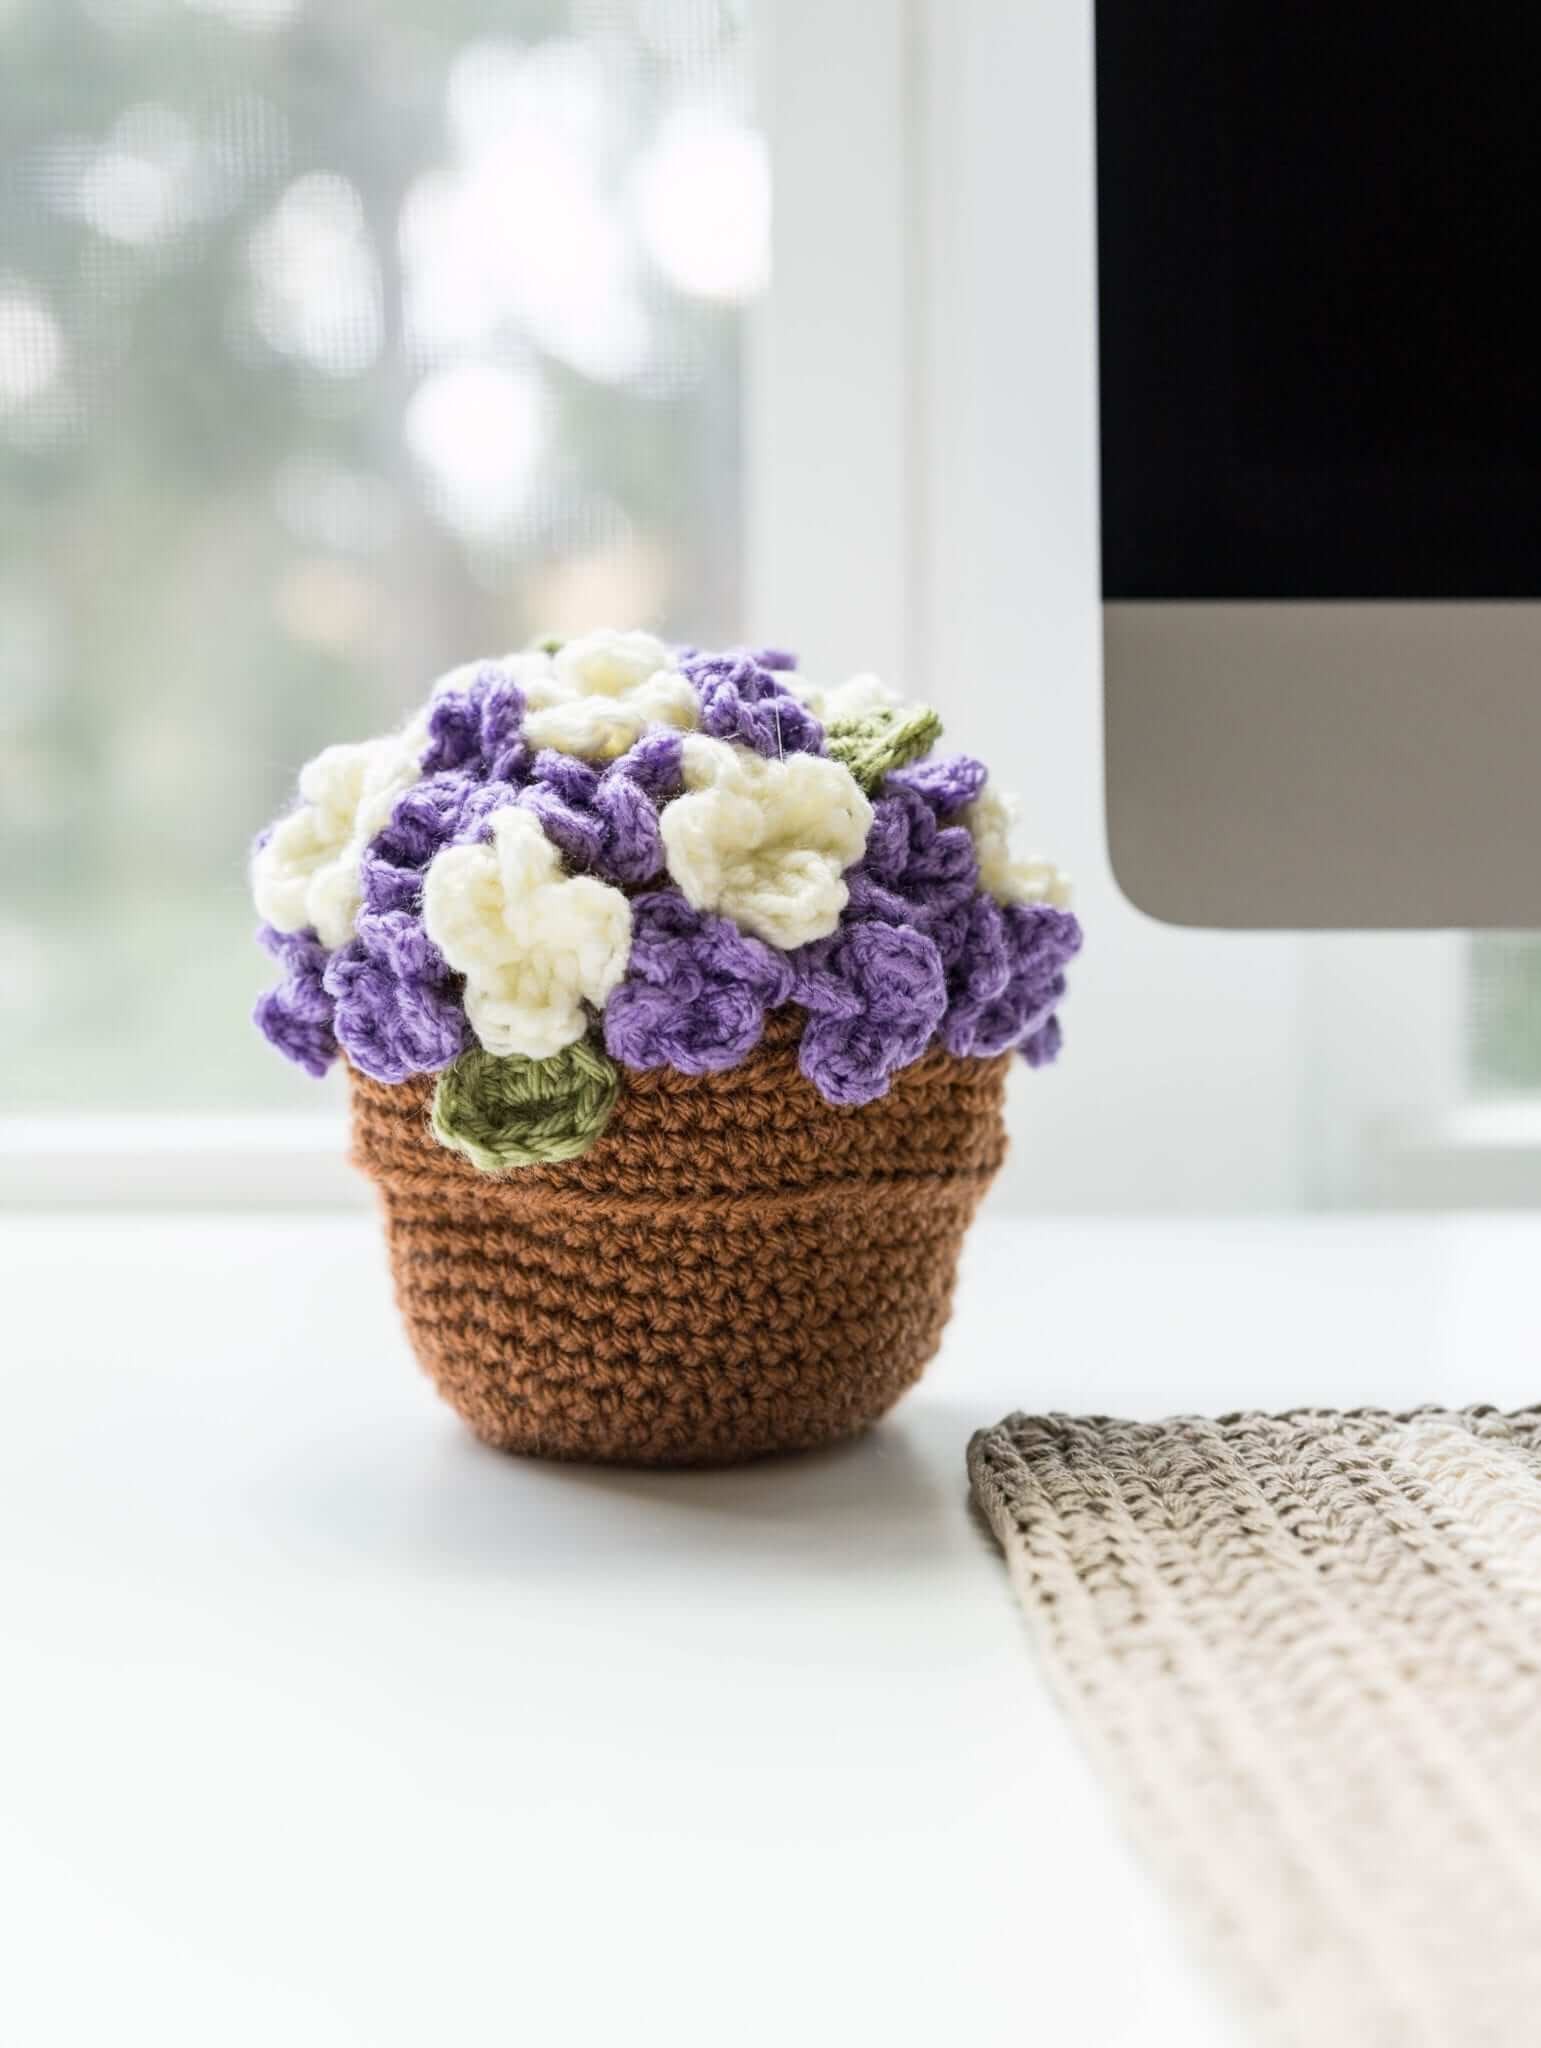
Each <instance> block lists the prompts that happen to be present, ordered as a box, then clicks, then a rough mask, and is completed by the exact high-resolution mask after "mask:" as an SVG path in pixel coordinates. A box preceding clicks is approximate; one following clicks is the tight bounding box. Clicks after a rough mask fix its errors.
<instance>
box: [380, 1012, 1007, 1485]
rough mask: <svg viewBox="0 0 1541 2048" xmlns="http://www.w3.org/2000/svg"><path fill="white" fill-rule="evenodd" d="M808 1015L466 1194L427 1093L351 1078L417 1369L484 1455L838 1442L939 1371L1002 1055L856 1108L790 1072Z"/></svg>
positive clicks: (780, 1447) (649, 1091)
mask: <svg viewBox="0 0 1541 2048" xmlns="http://www.w3.org/2000/svg"><path fill="white" fill-rule="evenodd" d="M801 1028H802V1016H801V1012H799V1011H796V1010H790V1009H789V1010H782V1011H778V1012H776V1013H774V1014H773V1015H772V1017H771V1018H770V1020H769V1028H768V1030H767V1033H766V1038H765V1041H764V1043H763V1044H762V1045H761V1046H760V1048H759V1049H758V1051H756V1052H755V1053H754V1054H753V1055H752V1056H751V1057H750V1059H749V1060H747V1061H746V1062H745V1063H744V1064H743V1065H741V1066H739V1067H736V1068H734V1069H732V1070H731V1071H729V1072H726V1073H721V1074H706V1075H699V1076H693V1075H686V1074H681V1073H678V1072H675V1071H674V1070H673V1069H671V1068H663V1069H659V1070H658V1071H657V1072H653V1073H628V1074H627V1075H626V1078H625V1084H624V1086H623V1088H622V1090H621V1094H620V1097H619V1099H618V1101H617V1103H616V1107H615V1112H614V1115H613V1116H612V1118H611V1121H610V1123H609V1125H608V1127H607V1129H606V1130H605V1132H604V1134H603V1135H602V1136H601V1137H600V1138H598V1139H597V1140H596V1141H595V1143H594V1145H593V1146H592V1147H591V1149H590V1150H589V1151H588V1152H587V1153H585V1154H584V1156H583V1157H582V1158H580V1159H576V1160H573V1161H571V1162H570V1163H568V1164H565V1165H559V1166H531V1167H525V1168H522V1169H521V1170H519V1171H518V1172H515V1173H511V1174H508V1175H492V1174H486V1173H480V1172H478V1171H477V1170H476V1168H474V1167H473V1166H471V1165H470V1164H469V1163H468V1162H467V1161H466V1160H465V1159H463V1158H462V1157H461V1156H460V1155H459V1154H458V1153H456V1152H452V1151H449V1150H447V1149H446V1148H445V1147H444V1146H442V1145H440V1144H439V1143H438V1142H437V1140H436V1139H435V1138H434V1137H433V1135H432V1133H431V1131H430V1130H429V1127H428V1109H429V1102H430V1099H431V1095H432V1082H431V1080H426V1079H418V1080H412V1081H406V1082H403V1083H400V1084H399V1085H395V1086H385V1085H382V1084H381V1083H379V1082H375V1081H370V1080H367V1079H365V1078H364V1077H363V1076H362V1075H360V1074H358V1073H357V1072H353V1071H351V1070H350V1079H351V1083H352V1088H353V1119H354V1157H355V1160H356V1162H357V1163H358V1164H359V1165H360V1166H362V1167H363V1168H364V1170H365V1171H366V1172H367V1173H369V1174H370V1175H371V1176H372V1177H373V1179H374V1180H375V1181H376V1182H377V1183H378V1185H379V1187H380V1191H381V1194H382V1197H383V1200H384V1205H385V1217H386V1226H387V1234H388V1238H389V1243H390V1254H391V1264H392V1270H393V1272H394V1275H395V1281H396V1292H397V1298H398V1300H399V1302H400V1305H401V1310H402V1314H403V1316H404V1318H405V1321H406V1325H407V1330H408V1333H409V1334H410V1336H411V1339H412V1343H413V1346H414V1348H415V1349H416V1351H417V1355H418V1357H419V1358H420V1359H421V1361H422V1363H423V1364H424V1366H426V1368H427V1369H428V1371H429V1373H430V1374H431V1375H432V1376H433V1379H434V1381H435V1383H436V1384H437V1386H438V1388H439V1391H440V1393H442V1394H443V1395H444V1397H445V1399H446V1400H448V1401H449V1402H450V1403H451V1404H452V1405H453V1406H454V1407H455V1408H456V1409H458V1410H459V1412H460V1414H461V1415H463V1416H464V1418H465V1420H466V1421H467V1422H468V1423H469V1424H470V1425H471V1427H472V1429H473V1430H475V1432H476V1434H477V1435H478V1436H479V1437H481V1438H482V1439H483V1441H484V1442H486V1443H489V1444H493V1445H495V1446H497V1447H498V1448H499V1449H501V1450H508V1451H521V1452H525V1453H528V1454H531V1455H534V1456H537V1457H548V1458H584V1459H595V1460H604V1461H610V1462H616V1463H623V1464H638V1465H666V1464H667V1465H673V1464H706V1463H727V1462H731V1461H734V1460H737V1459H742V1458H753V1457H758V1456H760V1455H761V1454H763V1453H765V1452H768V1451H792V1450H802V1449H807V1448H809V1447H810V1446H812V1445H815V1444H822V1443H830V1442H833V1441H835V1440H836V1439H838V1438H840V1437H846V1436H851V1435H853V1434H855V1433H856V1432H857V1431H859V1430H862V1429H864V1428H866V1427H867V1426H868V1424H870V1423H872V1422H874V1421H876V1419H877V1418H878V1417H879V1416H880V1415H881V1414H883V1413H884V1411H885V1410H886V1409H888V1408H889V1407H891V1406H892V1404H893V1403H894V1402H895V1401H896V1400H897V1399H898V1397H899V1396H900V1394H902V1393H903V1392H904V1390H905V1389H906V1388H907V1387H908V1386H909V1385H910V1384H911V1383H912V1382H913V1381H914V1380H915V1379H916V1378H917V1377H918V1376H919V1374H920V1371H921V1368H922V1367H923V1366H924V1365H925V1363H926V1361H927V1360H928V1359H929V1358H930V1357H931V1355H932V1353H933V1352H934V1351H935V1350H936V1347H937V1344H938V1342H939V1340H940V1338H941V1334H942V1327H943V1325H944V1323H945V1322H946V1320H947V1315H948V1311H949V1309H950V1307H951V1302H952V1288H953V1277H954V1272H955V1269H956V1265H957V1257H958V1248H959V1245H960V1243H961V1241H962V1238H963V1233H964V1231H965V1229H966V1228H967V1226H968V1223H969V1220H970V1218H971V1217H972V1215H973V1213H974V1209H975V1207H976V1205H977V1204H978V1201H979V1198H980V1196H981V1195H982V1194H983V1193H984V1191H985V1189H986V1188H987V1187H988V1185H989V1183H990V1181H991V1179H992V1177H993V1176H994V1174H995V1171H996V1169H997V1168H998V1167H999V1165H1000V1163H1001V1158H1002V1156H1003V1153H1004V1151H1005V1131H1004V1127H1003V1123H1002V1117H1001V1104H1002V1096H1003V1093H1004V1088H1005V1069H1006V1065H1007V1062H1008V1058H1009V1055H1003V1056H1001V1057H1000V1058H998V1059H993V1060H978V1059H954V1058H952V1057H950V1056H949V1055H948V1054H946V1053H943V1052H941V1051H939V1050H932V1051H930V1052H928V1053H926V1054H925V1055H924V1056H923V1057H922V1058H921V1059H920V1060H918V1061H916V1062H915V1064H914V1065H913V1066H910V1067H906V1068H904V1069H903V1070H902V1071H901V1072H900V1073H898V1074H896V1075H895V1076H894V1079H893V1084H892V1087H891V1088H890V1090H889V1093H888V1094H887V1095H886V1096H884V1097H883V1098H882V1100H881V1101H878V1102H874V1103H869V1104H867V1105H866V1106H864V1107H862V1108H859V1109H846V1108H840V1107H837V1106H835V1105H833V1104H831V1103H828V1102H826V1101H825V1100H824V1099H823V1097H822V1096H821V1095H820V1094H819V1093H818V1091H817V1090H816V1089H815V1088H814V1087H813V1086H812V1085H811V1084H810V1083H809V1082H807V1081H805V1080H804V1079H803V1077H802V1076H801V1074H800V1073H799V1072H798V1070H797V1039H798V1036H799V1034H800V1032H801Z"/></svg>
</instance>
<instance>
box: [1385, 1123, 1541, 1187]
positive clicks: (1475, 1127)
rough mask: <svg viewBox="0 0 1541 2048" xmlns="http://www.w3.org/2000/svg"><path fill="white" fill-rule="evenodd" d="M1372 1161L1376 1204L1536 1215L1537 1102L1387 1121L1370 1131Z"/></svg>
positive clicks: (1539, 1180)
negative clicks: (1516, 1211)
mask: <svg viewBox="0 0 1541 2048" xmlns="http://www.w3.org/2000/svg"><path fill="white" fill-rule="evenodd" d="M1370 1154H1371V1162H1372V1164H1371V1171H1372V1175H1373V1185H1372V1193H1373V1198H1374V1200H1375V1202H1376V1203H1377V1205H1380V1206H1385V1207H1390V1208H1406V1209H1534V1208H1537V1207H1538V1206H1541V1097H1537V1096H1517V1097H1514V1098H1512V1099H1510V1100H1504V1099H1502V1098H1497V1097H1495V1098H1492V1099H1490V1100H1488V1101H1485V1102H1469V1103H1463V1104H1461V1105H1460V1107H1459V1108H1456V1109H1452V1110H1446V1111H1444V1112H1442V1113H1441V1114H1438V1115H1434V1116H1412V1117H1397V1118H1389V1119H1387V1120H1385V1121H1384V1122H1383V1123H1381V1124H1380V1125H1379V1126H1377V1128H1376V1129H1375V1131H1374V1132H1373V1134H1372V1141H1371V1147H1370Z"/></svg>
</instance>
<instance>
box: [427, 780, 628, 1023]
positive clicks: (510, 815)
mask: <svg viewBox="0 0 1541 2048" xmlns="http://www.w3.org/2000/svg"><path fill="white" fill-rule="evenodd" d="M423 925H424V927H425V929H426V931H427V933H428V936H429V938H431V939H432V940H433V942H434V944H435V945H436V946H437V947H438V948H439V951H440V952H441V953H442V954H443V955H444V957H445V959H446V960H447V961H448V962H449V964H450V966H451V967H453V968H454V969H455V970H456V972H457V973H460V974H463V975H464V976H465V978H466V989H465V1008H466V1016H467V1017H468V1018H469V1020H470V1023H471V1028H472V1030H473V1031H474V1032H475V1033H476V1035H477V1037H478V1039H480V1041H481V1043H482V1045H483V1046H484V1047H485V1048H486V1050H487V1051H488V1052H490V1053H498V1054H501V1055H507V1054H509V1053H522V1054H523V1055H524V1056H525V1058H526V1059H532V1060H544V1059H549V1058H550V1057H551V1055H552V1054H553V1053H557V1052H560V1051H561V1050H562V1049H563V1047H564V1046H568V1045H572V1044H573V1043H574V1042H575V1041H576V1040H577V1039H579V1038H581V1037H582V1036H583V1034H584V1032H585V1031H586V1030H587V1028H588V1016H587V1013H586V1012H585V1010H584V1007H583V1006H584V1004H585V1003H591V1004H592V1005H593V1006H594V1008H595V1009H596V1010H597V1009H601V1008H602V1007H603V1006H604V1002H605V998H606V997H607V996H608V995H609V994H610V991H611V990H612V989H613V988H614V987H615V985H616V983H617V982H618V981H619V980H620V979H621V977H622V975H623V974H624V973H625V972H626V961H627V957H628V955H629V953H630V951H631V905H630V903H629V902H628V901H627V900H626V898H625V896H623V895H622V893H621V891H620V890H619V889H612V888H611V886H610V885H609V883H608V882H601V881H598V880H596V879H595V878H594V876H592V875H567V874H564V873H563V872H562V862H561V858H560V856H559V855H558V853H557V850H556V848H555V847H554V846H553V845H552V844H551V842H550V840H549V839H548V838H547V837H546V835H545V833H544V832H543V831H542V830H541V827H540V823H539V820H538V819H536V818H535V817H533V816H532V815H531V813H530V812H528V811H525V810H520V809H518V808H517V807H515V806H513V805H510V806H509V807H508V808H507V809H506V810H501V811H499V812H498V813H497V815H496V816H495V817H494V819H493V821H492V838H491V839H490V841H483V842H482V843H481V844H479V845H475V846H446V847H445V848H444V849H443V851H442V852H440V853H437V854H435V855H434V857H433V859H432V861H431V862H430V863H429V866H428V872H427V874H426V876H425V877H424V880H423Z"/></svg>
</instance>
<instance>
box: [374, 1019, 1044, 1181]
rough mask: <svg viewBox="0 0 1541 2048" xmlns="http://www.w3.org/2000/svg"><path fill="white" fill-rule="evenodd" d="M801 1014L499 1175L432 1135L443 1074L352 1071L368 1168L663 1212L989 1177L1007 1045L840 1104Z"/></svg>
mask: <svg viewBox="0 0 1541 2048" xmlns="http://www.w3.org/2000/svg"><path fill="white" fill-rule="evenodd" d="M802 1028H803V1013H802V1011H801V1010H799V1009H797V1008H796V1007H795V1006H791V1005H788V1006H786V1007H784V1008H783V1009H780V1010H777V1011H774V1012H772V1014H771V1015H770V1016H769V1017H768V1018H767V1020H766V1031H765V1036H764V1038H763V1040H762V1041H761V1043H760V1045H759V1046H758V1047H757V1048H756V1049H755V1051H754V1052H753V1053H751V1054H750V1056H749V1057H748V1059H746V1060H744V1061H742V1062H740V1063H739V1065H737V1066H735V1067H731V1068H728V1069H725V1070H724V1071H722V1072H719V1073H709V1074H683V1073H680V1072H679V1071H678V1070H677V1069H675V1068H672V1067H659V1068H653V1069H650V1070H647V1071H634V1070H631V1069H622V1073H621V1085H620V1089H619V1091H618V1094H617V1097H616V1102H615V1107H614V1110H613V1112H612V1114H611V1116H610V1120H609V1122H608V1123H607V1125H606V1126H605V1128H604V1130H603V1131H602V1132H601V1133H600V1135H599V1136H598V1137H596V1138H595V1140H594V1141H593V1143H592V1144H591V1145H590V1146H589V1148H588V1150H587V1151H585V1152H584V1153H583V1154H582V1155H581V1156H579V1157H578V1158H575V1159H572V1160H567V1161H564V1162H562V1163H560V1164H553V1165H536V1166H524V1167H519V1168H516V1169H514V1170H512V1171H510V1172H506V1173H489V1172H487V1171H485V1170H484V1169H482V1168H479V1167H477V1166H474V1165H472V1164H471V1162H470V1161H469V1160H467V1159H466V1158H464V1157H463V1156H462V1155H461V1154H460V1153H459V1152H458V1151H455V1150H453V1149H451V1148H450V1147H447V1146H445V1145H443V1144H441V1143H440V1142H439V1141H438V1140H437V1139H436V1138H435V1137H434V1135H433V1133H432V1129H431V1113H432V1101H433V1093H434V1078H433V1077H432V1076H418V1077H414V1078H412V1079H410V1080H407V1081H401V1082H395V1083H386V1082H381V1081H374V1080H371V1079H370V1078H369V1077H368V1076H367V1075H365V1074H362V1073H360V1072H359V1071H358V1069H357V1068H355V1067H352V1066H350V1067H349V1070H348V1078H349V1083H350V1087H351V1090H352V1097H353V1112H354V1148H353V1156H354V1161H355V1163H356V1164H357V1165H358V1166H360V1167H361V1168H362V1169H363V1170H364V1171H366V1172H367V1173H368V1174H370V1175H371V1176H372V1177H373V1178H375V1179H376V1180H379V1181H380V1182H382V1184H384V1185H386V1186H387V1187H389V1188H391V1189H392V1190H393V1191H395V1192H397V1193H400V1194H409V1193H410V1194H415V1195H419V1196H425V1197H426V1196H430V1195H437V1196H438V1197H440V1198H441V1199H445V1200H448V1201H450V1202H451V1203H458V1202H459V1201H460V1200H461V1199H470V1200H472V1201H474V1202H476V1203H479V1204H482V1205H487V1206H491V1207H493V1208H496V1209H498V1210H500V1211H502V1212H504V1213H509V1214H515V1213H522V1212H529V1211H532V1210H536V1211H547V1210H549V1209H550V1207H551V1206H552V1204H553V1202H561V1203H563V1204H566V1205H568V1206H570V1207H573V1208H576V1209H582V1210H599V1211H602V1210H605V1209H607V1208H610V1207H612V1206H614V1205H615V1204H617V1203H621V1204H628V1205H630V1204H635V1203H638V1202H641V1203H645V1204H647V1205H648V1206H649V1207H651V1208H654V1209H658V1210H660V1211H661V1210H662V1209H663V1208H665V1207H668V1206H670V1205H673V1204H679V1205H680V1206H682V1207H684V1208H691V1207H695V1206H698V1205H699V1204H701V1203H702V1202H707V1203H711V1204H713V1205H714V1206H722V1205H731V1204H733V1203H734V1202H735V1201H737V1200H740V1199H745V1198H747V1199H751V1200H752V1201H753V1202H754V1203H755V1204H756V1205H757V1206H760V1205H763V1204H764V1202H765V1201H766V1200H767V1198H770V1199H773V1200H775V1201H777V1202H778V1203H779V1204H781V1205H783V1206H789V1207H797V1206H799V1205H801V1204H803V1203H805V1202H806V1200H807V1199H808V1197H809V1195H810V1194H816V1195H818V1196H819V1197H820V1198H821V1199H830V1198H834V1199H839V1198H840V1193H841V1191H842V1190H849V1191H850V1192H851V1193H852V1194H853V1195H857V1196H859V1194H860V1191H862V1190H872V1191H874V1192H881V1190H882V1189H884V1188H889V1189H893V1188H895V1187H896V1186H897V1185H899V1184H903V1183H926V1182H935V1181H941V1180H948V1181H956V1180H958V1179H960V1178H969V1179H977V1180H978V1181H979V1183H980V1185H981V1190H982V1188H983V1186H985V1185H987V1184H988V1182H989V1181H990V1180H991V1179H992V1178H993V1177H994V1175H995V1173H996V1172H997V1170H998V1169H999V1167H1000V1164H1001V1160H1002V1158H1003V1157H1004V1153H1005V1133H1004V1126H1003V1123H1002V1121H1001V1114H1000V1104H1001V1099H1002V1095H1003V1090H1004V1080H1005V1071H1006V1068H1007V1067H1008V1066H1009V1064H1010V1060H1011V1055H1010V1053H1001V1054H998V1055H996V1056H995V1057H994V1058H991V1059H975V1058H960V1057H958V1056H956V1055H953V1054H951V1053H947V1052H945V1051H943V1050H942V1049H941V1048H940V1047H932V1048H931V1049H930V1050H929V1051H927V1052H926V1053H924V1054H922V1056H921V1057H920V1058H919V1059H918V1060H916V1061H914V1062H913V1063H912V1064H911V1065H910V1066H908V1067H904V1068H901V1069H900V1071H899V1072H898V1073H896V1074H895V1075H894V1077H893V1080H892V1082H891V1084H890V1087H889V1090H888V1093H887V1094H886V1095H883V1096H881V1097H879V1098H878V1099H877V1100H876V1101H874V1102H869V1103H863V1104H861V1105H859V1106H854V1107H852V1106H845V1105H841V1104H837V1103H831V1102H829V1101H827V1100H826V1099H825V1097H824V1096H822V1095H821V1094H820V1093H819V1091H818V1090H817V1089H816V1088H815V1087H814V1086H813V1084H812V1083H811V1082H810V1081H808V1080H807V1079H806V1078H805V1077H804V1075H803V1074H802V1073H800V1072H799V1070H798V1067H797V1046H798V1041H799V1039H800V1037H801V1035H802Z"/></svg>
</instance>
